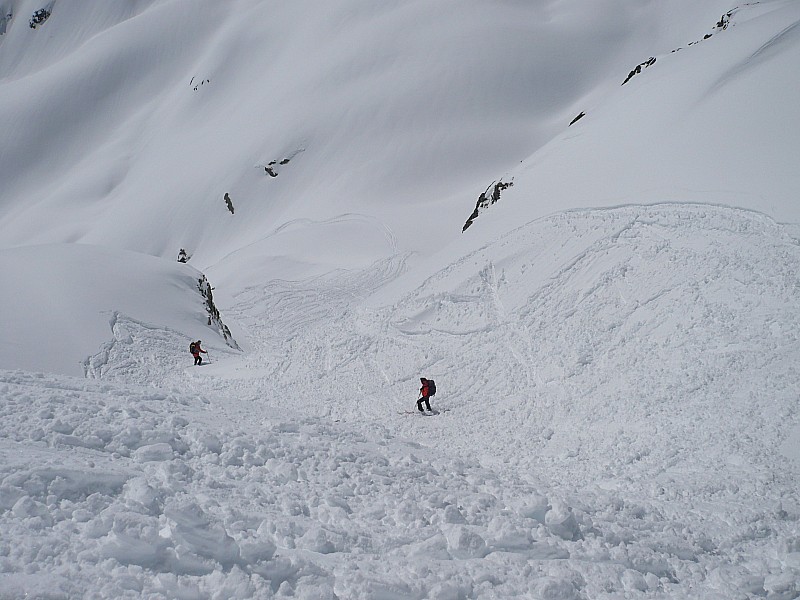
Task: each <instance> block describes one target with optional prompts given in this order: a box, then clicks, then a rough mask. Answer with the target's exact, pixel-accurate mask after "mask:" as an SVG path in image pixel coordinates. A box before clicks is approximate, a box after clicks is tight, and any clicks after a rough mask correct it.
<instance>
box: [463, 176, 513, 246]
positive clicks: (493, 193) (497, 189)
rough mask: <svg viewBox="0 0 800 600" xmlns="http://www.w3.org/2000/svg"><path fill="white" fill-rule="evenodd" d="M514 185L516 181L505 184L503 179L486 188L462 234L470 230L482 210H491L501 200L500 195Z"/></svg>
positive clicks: (479, 197)
mask: <svg viewBox="0 0 800 600" xmlns="http://www.w3.org/2000/svg"><path fill="white" fill-rule="evenodd" d="M512 185H514V181H513V180H512V181H509V182H508V183H504V182H503V180H502V179H501V180H500V181H497V182H492V184H491V185H490V186H489V187H488V188H486V191H484V192H483V193H482V194H481V195H480V196H478V201H477V202H476V203H475V210H473V211H472V214H471V215H470V216H469V218H468V219H467V222H466V223H464V227H462V228H461V232H462V233H463V232H465V231H466V230H467V229H469V228H470V226H471V225H472V223H473V221H475V219H477V218H478V215H479V214H480V211H481V210H484V209H487V208H489V207H490V206H491V205H492V204H495V203H496V202H497V201H498V200H500V194H501V193H502V192H503V190H505V189H506V188H510V187H511V186H512Z"/></svg>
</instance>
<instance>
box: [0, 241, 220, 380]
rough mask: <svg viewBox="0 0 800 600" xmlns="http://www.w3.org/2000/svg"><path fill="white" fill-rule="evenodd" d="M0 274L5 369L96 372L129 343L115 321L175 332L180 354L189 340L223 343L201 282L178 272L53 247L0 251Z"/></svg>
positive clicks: (147, 259)
mask: <svg viewBox="0 0 800 600" xmlns="http://www.w3.org/2000/svg"><path fill="white" fill-rule="evenodd" d="M0 272H2V274H3V286H4V288H5V289H6V290H8V291H9V293H5V294H3V295H2V296H0V329H2V331H3V344H2V345H0V364H2V365H3V367H4V368H7V369H12V368H15V369H26V370H30V371H49V372H55V373H65V374H69V375H83V374H84V373H85V372H86V371H87V370H93V369H99V368H100V365H101V364H102V362H103V356H105V354H106V353H107V352H108V345H109V344H110V345H113V344H114V343H120V344H122V345H125V344H126V343H128V342H129V341H130V340H129V336H128V334H127V332H126V331H125V329H124V328H120V327H119V322H120V318H121V317H124V318H126V319H132V320H135V321H136V322H138V323H140V324H141V325H142V326H144V327H148V326H150V327H157V328H159V329H163V328H166V329H167V330H172V331H174V332H175V333H176V334H177V335H176V337H177V339H176V340H175V342H176V343H178V342H179V343H180V347H184V346H185V347H187V348H188V346H189V342H190V341H192V340H196V339H205V340H207V342H208V343H209V344H212V343H213V340H216V343H217V344H222V345H223V346H224V345H225V343H226V342H225V340H224V338H222V337H221V335H220V333H221V332H220V330H219V328H218V327H217V325H216V323H213V324H212V322H209V314H208V310H207V306H206V300H205V298H204V297H203V295H202V294H201V292H200V287H199V285H200V283H201V282H202V281H203V280H204V276H203V274H202V273H200V272H199V271H197V270H196V269H194V268H192V267H190V266H188V265H185V264H181V263H177V262H174V261H166V260H162V259H158V258H155V257H152V256H146V255H142V254H137V253H133V252H126V251H122V250H115V249H112V248H102V247H99V246H87V245H81V244H52V245H43V246H25V247H21V248H11V249H6V250H0ZM12 290H13V292H12ZM178 332H180V333H178ZM110 339H111V340H112V341H111V342H109V340H110ZM101 349H102V351H101V352H100V353H99V354H98V356H97V357H96V358H95V360H93V361H89V360H88V357H89V356H91V355H95V354H97V353H98V351H100V350H101ZM187 352H188V350H187Z"/></svg>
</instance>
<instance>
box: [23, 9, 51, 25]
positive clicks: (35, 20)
mask: <svg viewBox="0 0 800 600" xmlns="http://www.w3.org/2000/svg"><path fill="white" fill-rule="evenodd" d="M52 9H53V5H52V4H51V5H50V6H49V7H48V8H40V9H39V10H37V11H35V12H34V13H33V15H31V19H30V21H28V25H30V27H31V29H36V28H37V27H38V26H39V25H41V24H42V23H44V22H45V21H47V19H49V18H50V15H51V14H52Z"/></svg>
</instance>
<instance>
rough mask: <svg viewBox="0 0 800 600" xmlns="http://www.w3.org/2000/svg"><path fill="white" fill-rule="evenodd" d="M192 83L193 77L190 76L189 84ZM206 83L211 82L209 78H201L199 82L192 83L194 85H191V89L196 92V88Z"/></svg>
mask: <svg viewBox="0 0 800 600" xmlns="http://www.w3.org/2000/svg"><path fill="white" fill-rule="evenodd" d="M193 83H194V77H192V78H191V79H190V80H189V85H192V84H193ZM207 83H211V80H210V79H201V80H200V82H199V83H194V86H193V87H192V89H193V90H194V91H195V92H196V91H197V90H198V89H200V87H201V86H203V85H205V84H207Z"/></svg>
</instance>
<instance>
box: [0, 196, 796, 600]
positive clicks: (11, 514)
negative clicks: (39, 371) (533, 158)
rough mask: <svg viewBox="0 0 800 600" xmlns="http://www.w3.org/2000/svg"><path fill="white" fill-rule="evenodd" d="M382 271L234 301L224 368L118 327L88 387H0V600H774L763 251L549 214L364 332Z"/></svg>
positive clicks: (784, 408)
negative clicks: (8, 424)
mask: <svg viewBox="0 0 800 600" xmlns="http://www.w3.org/2000/svg"><path fill="white" fill-rule="evenodd" d="M406 259H407V257H405V256H400V255H398V256H394V257H392V258H389V259H387V260H384V261H381V262H378V263H376V264H374V265H372V267H370V268H368V269H365V270H363V271H336V272H333V273H330V274H329V275H326V276H323V277H317V278H314V279H311V280H307V281H300V282H289V281H272V282H269V283H268V284H267V285H261V286H257V287H253V288H251V289H248V290H246V291H245V292H243V293H242V294H240V295H239V296H238V297H237V298H236V299H235V301H236V303H235V305H234V306H231V307H227V308H226V309H225V310H224V313H225V318H226V319H231V320H233V321H236V322H237V323H238V324H239V326H240V328H241V329H243V330H246V331H247V332H248V335H249V336H250V339H249V343H250V344H251V346H252V347H253V348H254V350H253V352H251V353H250V354H248V355H241V354H239V353H235V352H233V351H231V350H230V349H228V348H224V347H222V348H220V347H212V348H210V350H211V355H212V364H210V365H208V366H204V367H193V366H191V357H190V356H189V354H188V353H185V352H184V353H183V354H181V355H176V353H175V348H184V347H185V346H186V345H187V344H188V340H184V339H183V337H182V336H181V335H180V334H179V333H177V332H172V331H168V330H164V329H158V328H153V327H151V326H148V325H147V324H143V323H138V322H135V321H133V320H131V319H128V318H127V317H125V316H124V315H115V316H114V318H113V320H112V330H113V335H114V339H113V341H112V342H110V343H109V344H108V345H107V347H106V348H104V349H102V351H101V352H100V353H99V354H98V355H97V356H95V357H92V358H91V359H89V360H88V361H87V375H89V376H94V377H96V378H98V379H100V381H91V380H84V381H81V380H72V379H67V378H60V377H56V376H36V375H32V374H27V373H20V372H3V373H2V377H0V390H2V393H3V396H4V398H7V399H8V400H7V402H5V403H4V404H3V405H2V406H3V412H4V414H0V417H2V418H3V419H11V420H12V421H13V429H8V431H13V436H12V437H10V438H8V439H2V440H0V457H2V461H1V462H2V464H3V465H4V466H3V471H2V473H0V476H1V477H0V508H2V509H4V510H5V512H0V532H3V535H2V536H0V537H2V538H5V539H15V540H16V539H20V538H21V537H25V536H28V537H29V538H30V539H31V540H32V541H31V542H30V543H28V544H23V545H21V546H19V547H12V546H11V545H10V544H8V543H7V542H6V543H3V542H0V577H3V579H0V589H5V590H12V592H11V595H8V594H6V595H3V594H0V597H4V598H5V597H13V591H14V590H22V589H25V590H31V589H34V590H36V589H37V588H36V585H37V583H36V582H37V581H39V580H38V579H37V577H39V576H40V575H41V573H42V571H47V572H49V573H52V574H55V575H56V576H57V578H58V582H59V585H57V586H55V587H50V588H48V589H45V586H44V584H41V586H40V587H41V589H39V592H40V594H41V597H54V598H55V597H75V596H76V595H79V594H87V593H89V594H90V595H91V594H94V595H95V596H97V597H104V598H105V597H108V598H111V597H118V598H122V597H141V596H143V595H148V594H150V595H152V596H153V597H162V596H163V597H179V596H181V597H214V598H217V597H220V598H221V597H230V598H233V597H243V598H244V597H264V598H268V597H272V596H273V595H283V596H296V597H305V598H311V597H313V598H334V597H339V598H344V597H347V598H376V599H390V598H442V599H445V598H511V597H530V598H545V599H550V598H552V599H556V598H559V599H561V598H581V599H584V598H585V599H588V598H593V599H594V598H621V597H625V598H636V597H642V598H646V597H647V598H687V597H697V598H719V599H722V598H737V597H741V598H746V597H753V596H760V597H766V598H770V599H775V600H777V599H784V598H785V599H790V598H795V597H797V594H798V593H800V587H799V586H798V583H797V582H798V580H800V530H798V522H800V502H799V501H798V496H797V481H798V475H800V467H799V466H798V464H797V463H796V462H793V461H791V460H789V459H788V457H785V456H783V455H782V454H781V453H780V446H781V444H782V443H783V442H784V440H786V438H787V437H788V436H789V435H791V432H792V431H793V430H794V429H795V428H797V426H798V424H799V423H800V418H798V408H797V403H798V399H799V398H800V383H798V382H800V343H798V342H800V278H799V276H798V270H797V265H798V264H800V246H798V243H797V241H796V240H794V239H792V238H791V237H790V236H789V235H787V234H786V233H785V232H784V230H783V228H782V226H780V225H779V224H776V223H774V222H772V221H771V220H769V219H767V218H765V217H763V216H761V215H759V214H756V213H750V212H746V211H739V210H733V209H725V208H720V207H713V206H703V205H660V206H651V207H623V208H618V209H612V210H591V211H574V212H567V213H562V214H558V215H555V216H552V217H549V218H546V219H541V220H539V221H536V222H533V223H529V224H527V225H525V226H523V227H520V228H519V229H517V230H516V231H514V232H512V233H511V234H510V235H507V236H505V237H504V238H503V239H501V240H499V241H497V242H496V243H494V244H491V245H489V246H487V247H485V248H482V249H481V250H478V251H476V252H474V253H473V254H471V255H469V256H467V257H464V258H463V259H462V260H460V261H458V262H456V263H454V264H452V265H451V266H450V267H448V268H447V269H445V270H443V271H442V272H440V273H438V274H437V275H436V276H434V277H432V278H430V279H429V280H427V281H425V282H424V283H423V284H422V285H421V286H420V287H419V288H418V289H417V290H416V291H415V292H414V293H412V294H410V295H408V296H406V297H405V298H403V299H402V300H401V301H399V302H398V303H397V304H395V305H393V306H387V307H384V308H382V309H378V310H366V309H363V308H361V305H360V301H361V300H362V299H364V298H366V297H367V296H368V295H369V294H370V293H371V292H372V291H374V290H377V289H378V288H380V287H381V286H383V285H384V284H386V283H388V282H389V281H391V280H393V279H394V278H396V277H397V276H398V275H399V274H400V273H401V272H402V271H403V270H404V264H405V261H406ZM423 375H424V376H428V377H432V378H434V379H435V380H436V381H437V387H438V388H439V391H438V394H437V396H435V397H434V398H433V402H432V404H433V406H434V408H435V409H440V410H443V411H446V412H442V413H441V414H440V415H438V416H437V418H433V419H422V418H416V415H405V414H401V413H402V412H403V411H409V410H414V408H415V400H416V397H417V390H418V387H419V383H418V382H419V377H420V376H423ZM22 407H25V409H24V411H23V410H22ZM134 407H135V408H134ZM17 443H32V444H33V446H34V447H35V449H36V452H38V453H40V454H41V460H40V461H39V463H40V465H41V466H37V467H32V466H31V465H28V464H23V463H18V462H15V458H14V457H15V450H14V448H15V446H14V444H17ZM64 447H70V448H72V449H73V453H72V454H71V455H70V456H71V458H70V460H69V461H67V463H65V464H62V463H63V458H62V457H63V456H64V455H63V452H59V453H56V449H63V448H64ZM98 504H99V505H101V506H100V508H98ZM65 532H69V533H68V534H67V533H65ZM7 534H8V535H7ZM67 535H71V536H72V537H73V538H74V539H77V540H78V541H77V542H73V543H72V545H71V546H67V547H64V542H60V541H59V540H63V539H64V538H65V537H66V536H67ZM343 555H344V556H346V558H338V559H337V557H341V556H343ZM76 558H78V559H79V560H77V561H76ZM79 563H80V564H79ZM89 563H91V564H93V565H96V569H89V568H87V564H89ZM24 565H27V566H24ZM2 573H17V574H18V575H11V576H9V575H2ZM21 573H24V575H22V574H21ZM100 573H103V575H102V577H101V576H100ZM98 577H101V578H100V579H99V580H98V579H97V578H98ZM41 581H45V580H44V579H42V580H41ZM15 586H16V587H15ZM48 594H49V595H48ZM159 594H161V596H159Z"/></svg>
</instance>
